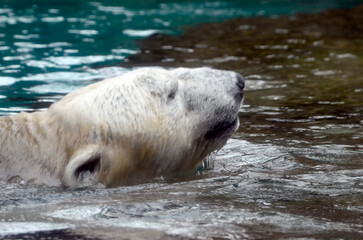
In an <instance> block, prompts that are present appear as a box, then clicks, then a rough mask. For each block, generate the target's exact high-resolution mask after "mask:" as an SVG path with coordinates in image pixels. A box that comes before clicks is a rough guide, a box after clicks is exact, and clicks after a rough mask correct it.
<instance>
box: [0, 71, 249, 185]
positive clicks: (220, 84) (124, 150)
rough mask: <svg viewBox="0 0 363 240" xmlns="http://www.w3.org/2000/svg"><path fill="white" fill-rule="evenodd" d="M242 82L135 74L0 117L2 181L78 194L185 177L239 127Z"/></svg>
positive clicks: (210, 74)
mask: <svg viewBox="0 0 363 240" xmlns="http://www.w3.org/2000/svg"><path fill="white" fill-rule="evenodd" d="M243 88H244V80H243V78H242V76H241V75H239V74H237V73H235V72H232V71H222V70H215V69H210V68H195V69H188V68H177V69H170V70H166V69H162V68H141V69H137V70H134V71H130V72H128V73H126V74H124V75H121V76H118V77H114V78H110V79H106V80H103V81H100V82H98V83H95V84H92V85H89V86H87V87H85V88H83V89H80V90H78V91H75V92H72V93H70V94H68V95H66V96H65V97H64V98H63V99H61V100H60V101H59V102H57V103H54V104H53V105H51V106H50V108H49V109H48V110H46V111H43V112H34V113H19V114H16V115H12V116H5V117H0V178H2V179H3V180H8V179H9V178H13V177H14V176H16V177H20V178H21V179H22V180H23V181H25V182H29V183H39V184H47V185H51V186H57V185H58V186H59V185H63V186H68V187H79V186H84V184H90V182H91V183H101V184H103V185H104V186H106V187H115V186H119V185H125V184H134V183H139V182H142V181H146V180H148V179H152V178H155V177H158V176H165V177H178V176H182V175H185V174H188V173H190V172H191V171H192V170H193V169H194V168H195V167H196V165H198V164H199V163H200V162H201V161H202V160H203V159H204V158H205V157H206V156H207V155H208V154H210V153H211V152H212V151H214V150H216V149H219V148H221V147H222V146H223V145H224V144H225V143H226V141H227V139H228V138H229V137H230V136H231V135H232V134H233V133H234V132H235V130H236V129H237V127H238V125H239V119H238V111H239V109H240V106H241V102H242V99H243Z"/></svg>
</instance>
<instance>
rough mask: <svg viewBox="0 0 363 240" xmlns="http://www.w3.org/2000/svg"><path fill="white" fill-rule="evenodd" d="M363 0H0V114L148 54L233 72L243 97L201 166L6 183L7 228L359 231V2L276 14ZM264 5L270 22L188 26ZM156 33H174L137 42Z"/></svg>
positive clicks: (52, 97) (137, 235) (180, 235)
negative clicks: (232, 126)
mask: <svg viewBox="0 0 363 240" xmlns="http://www.w3.org/2000/svg"><path fill="white" fill-rule="evenodd" d="M359 2H360V1H315V2H313V1H287V0H286V1H283V0H280V1H226V2H222V1H212V2H205V1H164V2H163V3H160V2H159V1H147V2H146V1H107V2H106V1H104V2H99V1H97V2H96V1H93V2H91V1H52V2H50V1H32V2H31V3H30V1H1V3H2V4H1V5H0V54H1V55H0V61H1V62H0V63H1V65H0V71H1V75H0V115H6V114H12V113H16V112H18V111H22V110H33V109H39V108H45V107H47V106H48V105H49V104H50V103H52V102H54V101H56V100H57V99H59V98H60V97H61V96H63V95H64V94H66V93H67V92H69V91H72V90H74V89H77V88H79V87H82V86H84V85H87V84H89V83H91V82H94V81H97V80H99V79H101V78H104V77H109V76H113V75H116V74H120V73H123V72H126V71H129V70H130V69H131V68H132V67H133V66H143V65H161V66H166V67H176V66H189V67H194V66H201V65H202V66H212V67H217V68H222V69H232V70H235V71H238V72H240V73H241V74H243V75H244V76H245V78H246V94H245V96H246V99H245V102H244V106H243V108H242V109H241V111H240V120H241V126H240V128H239V129H238V131H237V133H236V134H235V135H234V137H233V139H231V140H230V141H229V142H228V143H227V145H226V146H225V147H224V148H223V149H221V150H220V151H219V152H218V153H216V154H215V155H213V156H211V158H214V168H213V169H212V170H208V171H204V172H203V173H202V174H201V175H198V176H192V177H189V178H186V179H179V180H177V181H175V182H165V181H164V180H163V179H157V180H155V181H153V182H151V183H145V184H142V185H137V186H128V187H120V188H115V189H100V188H85V189H79V190H67V189H62V188H51V187H46V186H34V185H26V184H24V183H22V182H21V181H19V182H16V181H14V182H11V183H6V182H0V188H1V193H0V239H2V238H3V239H25V238H26V239H361V238H363V142H362V132H363V126H362V124H363V120H362V119H363V118H362V113H363V105H362V102H363V97H362V91H363V68H362V66H363V36H362V35H363V30H362V28H361V22H362V19H361V17H360V16H363V11H362V10H360V9H358V10H355V11H354V12H349V11H347V12H341V13H339V14H338V13H334V14H327V15H324V14H317V15H304V16H301V17H294V18H288V17H285V18H278V19H276V17H277V15H281V14H293V13H295V12H297V11H299V12H301V11H303V12H314V13H316V12H319V11H321V10H323V9H326V8H332V7H335V8H342V7H350V6H353V5H355V4H357V3H359ZM258 15H264V16H268V17H271V16H273V19H265V18H261V19H259V20H257V19H243V20H235V21H231V22H228V23H226V24H225V25H218V24H215V25H214V24H212V25H203V26H201V27H199V28H196V29H190V30H186V32H185V33H184V34H181V30H182V29H183V26H185V25H190V24H196V23H200V22H218V21H221V20H225V19H230V18H234V17H237V16H243V17H253V16H258ZM291 19H293V20H291ZM361 30H362V31H361ZM155 32H159V33H165V34H174V35H175V34H179V37H178V38H174V37H167V36H159V37H154V38H151V39H149V40H147V41H146V42H144V43H143V44H141V49H139V47H138V45H137V44H136V43H135V40H137V39H141V38H143V37H146V36H148V35H150V34H152V33H155ZM196 32H198V33H199V34H195V33H196ZM180 34H181V35H180ZM204 36H206V37H204ZM132 54H136V55H135V56H134V57H130V59H129V60H128V63H124V64H122V65H121V63H123V62H124V61H125V58H127V57H129V56H130V55H132Z"/></svg>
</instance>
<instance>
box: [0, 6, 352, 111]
mask: <svg viewBox="0 0 363 240" xmlns="http://www.w3.org/2000/svg"><path fill="white" fill-rule="evenodd" d="M0 2H1V4H0V63H1V64H0V71H1V75H0V87H1V88H0V115H7V114H12V113H16V112H19V111H24V110H30V111H31V110H33V109H39V108H44V107H47V106H48V105H49V104H51V103H52V102H54V101H56V100H58V99H59V98H60V97H61V96H62V95H64V94H66V93H68V92H70V91H73V90H75V89H77V88H80V87H82V86H85V85H88V84H89V83H92V82H93V81H96V80H99V79H103V78H106V77H110V76H114V75H118V74H121V73H123V72H125V71H127V70H129V69H125V68H121V67H110V66H115V65H117V64H118V63H120V62H122V61H123V60H124V59H125V57H127V56H129V55H130V54H134V53H136V52H137V51H138V47H137V45H136V43H135V40H136V39H139V38H142V37H146V36H148V35H151V34H153V33H157V32H160V33H169V34H178V33H180V32H181V30H182V29H183V26H186V25H190V24H197V23H201V22H215V21H221V20H224V19H229V18H233V17H244V16H256V15H265V16H272V15H281V14H292V13H294V12H296V11H308V12H317V11H321V10H322V9H325V8H329V7H348V6H352V5H354V4H356V3H357V2H359V1H357V0H349V1H344V2H342V1H331V0H325V1H318V2H316V3H314V4H313V5H310V4H311V3H310V2H309V4H307V3H306V1H302V0H301V1H293V2H292V1H287V0H285V1H284V0H279V1H226V2H225V1H208V2H206V1H187V2H186V1H165V2H162V3H160V2H159V1H147V3H145V2H146V1H141V0H135V1H85V0H78V1H71V0H66V1H44V0H37V1H25V0H14V1H0Z"/></svg>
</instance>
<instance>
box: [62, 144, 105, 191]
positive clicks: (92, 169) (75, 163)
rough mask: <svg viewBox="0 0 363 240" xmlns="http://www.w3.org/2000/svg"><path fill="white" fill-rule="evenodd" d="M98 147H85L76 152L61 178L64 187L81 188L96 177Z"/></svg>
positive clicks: (99, 156)
mask: <svg viewBox="0 0 363 240" xmlns="http://www.w3.org/2000/svg"><path fill="white" fill-rule="evenodd" d="M100 161H101V154H100V147H99V146H98V145H87V146H85V147H83V148H81V149H79V150H77V151H76V152H75V153H74V154H73V155H72V157H71V159H70V160H69V162H68V164H67V166H66V168H65V171H64V176H63V184H64V186H66V187H72V188H76V187H82V186H84V185H87V183H88V184H89V183H90V182H91V181H92V180H94V179H95V177H97V175H98V172H99V170H100Z"/></svg>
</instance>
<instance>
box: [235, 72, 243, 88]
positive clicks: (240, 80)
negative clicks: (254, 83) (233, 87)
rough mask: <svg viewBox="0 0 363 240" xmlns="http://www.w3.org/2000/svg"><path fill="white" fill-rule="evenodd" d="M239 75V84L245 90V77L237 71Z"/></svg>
mask: <svg viewBox="0 0 363 240" xmlns="http://www.w3.org/2000/svg"><path fill="white" fill-rule="evenodd" d="M236 75H237V86H238V87H239V88H240V89H241V90H243V89H244V88H245V79H244V78H243V77H242V76H241V75H240V74H238V73H236Z"/></svg>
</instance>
